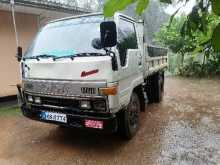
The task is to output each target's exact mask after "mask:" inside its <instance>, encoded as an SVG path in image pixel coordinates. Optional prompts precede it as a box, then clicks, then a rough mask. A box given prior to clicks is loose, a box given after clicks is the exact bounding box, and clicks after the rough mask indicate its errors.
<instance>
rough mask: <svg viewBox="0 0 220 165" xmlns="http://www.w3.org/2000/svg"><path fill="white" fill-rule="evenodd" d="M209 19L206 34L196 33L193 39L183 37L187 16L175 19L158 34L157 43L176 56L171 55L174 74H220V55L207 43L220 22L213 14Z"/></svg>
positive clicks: (170, 59) (171, 67)
mask: <svg viewBox="0 0 220 165" xmlns="http://www.w3.org/2000/svg"><path fill="white" fill-rule="evenodd" d="M207 18H208V24H209V26H208V29H207V32H206V34H204V33H203V32H201V31H196V32H195V33H194V34H192V35H193V37H189V36H182V35H181V30H182V26H183V24H184V23H185V20H186V19H187V17H186V16H181V17H178V18H174V19H173V21H172V23H171V24H169V25H164V26H163V27H162V28H161V30H160V31H159V32H158V33H157V34H156V37H155V41H156V42H157V43H159V44H160V45H161V46H165V47H169V49H170V50H171V51H172V52H173V53H175V54H176V56H174V55H169V62H170V67H169V68H170V69H171V70H170V71H171V72H172V73H174V74H180V75H184V76H199V77H201V76H213V75H219V74H220V54H218V53H216V52H215V51H214V49H213V48H212V46H211V43H210V42H206V41H207V40H208V39H209V38H210V36H211V31H212V29H213V28H214V27H215V25H216V24H218V22H219V20H218V18H217V17H216V16H215V15H212V14H209V16H208V17H207ZM174 68H175V69H174Z"/></svg>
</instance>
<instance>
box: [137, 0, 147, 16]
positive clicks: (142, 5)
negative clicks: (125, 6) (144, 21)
mask: <svg viewBox="0 0 220 165" xmlns="http://www.w3.org/2000/svg"><path fill="white" fill-rule="evenodd" d="M137 3H138V4H137V7H136V13H137V14H138V15H141V14H142V13H143V11H144V10H145V9H146V8H147V6H148V5H149V0H138V2H137Z"/></svg>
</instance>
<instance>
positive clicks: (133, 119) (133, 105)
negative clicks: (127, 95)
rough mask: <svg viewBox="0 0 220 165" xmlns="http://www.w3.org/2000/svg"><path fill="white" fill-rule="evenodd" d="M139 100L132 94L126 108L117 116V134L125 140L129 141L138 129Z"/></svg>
mask: <svg viewBox="0 0 220 165" xmlns="http://www.w3.org/2000/svg"><path fill="white" fill-rule="evenodd" d="M139 116H140V100H139V97H138V95H137V94H136V93H135V92H133V93H132V95H131V99H130V102H129V104H128V106H127V108H126V109H125V110H123V111H121V112H120V114H119V130H118V131H119V133H120V134H121V135H122V136H123V137H124V138H126V139H128V140H129V139H131V138H132V137H133V136H134V135H135V134H136V132H137V131H138V128H139Z"/></svg>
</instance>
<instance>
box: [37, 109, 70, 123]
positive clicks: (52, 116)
mask: <svg viewBox="0 0 220 165" xmlns="http://www.w3.org/2000/svg"><path fill="white" fill-rule="evenodd" d="M40 117H41V119H43V120H50V121H57V122H61V123H67V117H66V114H61V113H54V112H44V111H42V112H41V115H40Z"/></svg>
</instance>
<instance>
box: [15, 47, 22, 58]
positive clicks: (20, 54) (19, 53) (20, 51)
mask: <svg viewBox="0 0 220 165" xmlns="http://www.w3.org/2000/svg"><path fill="white" fill-rule="evenodd" d="M16 57H17V60H18V62H20V61H21V59H22V47H20V46H19V47H18V48H17V54H16Z"/></svg>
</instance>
